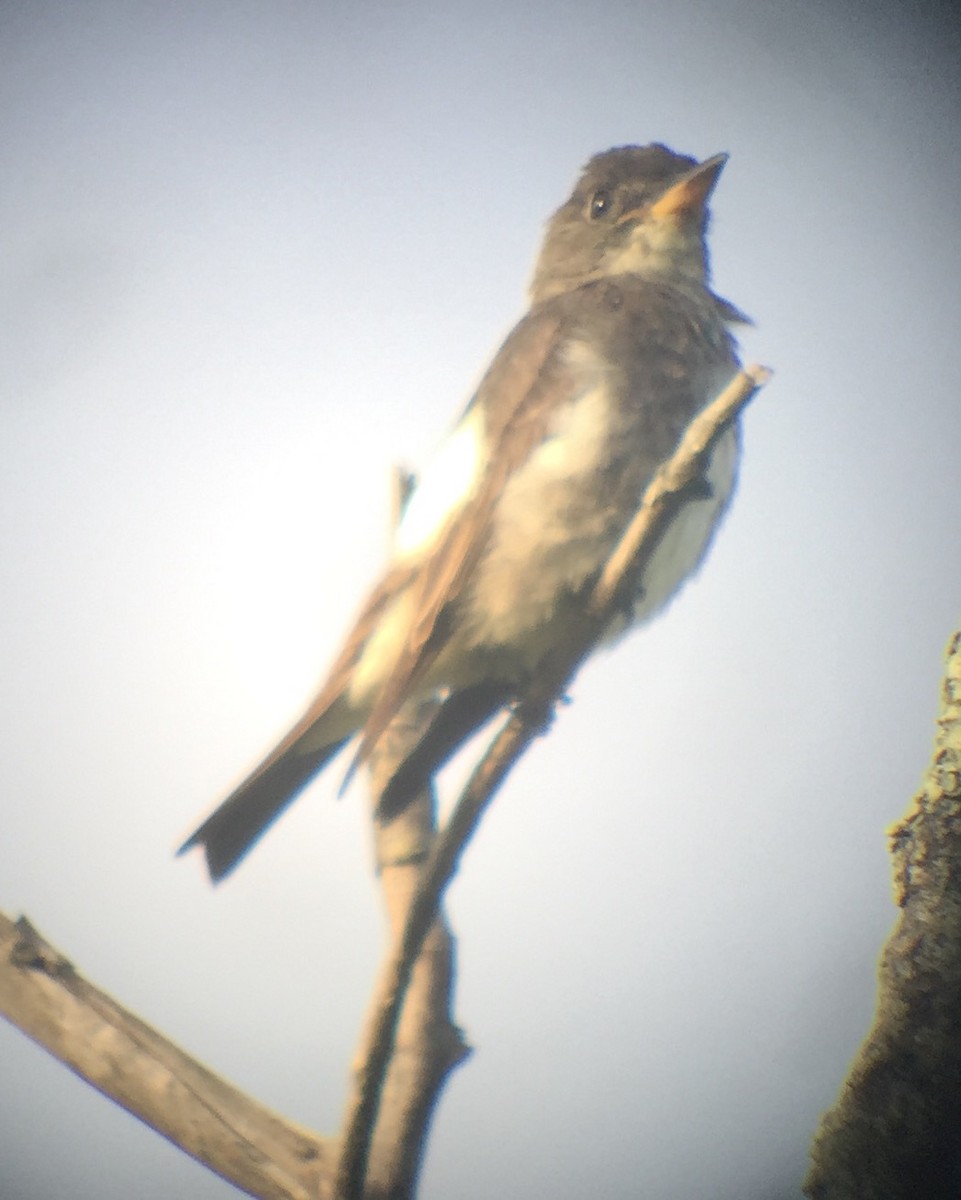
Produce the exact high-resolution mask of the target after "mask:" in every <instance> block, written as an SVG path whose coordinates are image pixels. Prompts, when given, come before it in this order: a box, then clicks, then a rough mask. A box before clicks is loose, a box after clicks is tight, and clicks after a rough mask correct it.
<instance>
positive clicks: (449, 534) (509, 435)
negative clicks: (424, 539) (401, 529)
mask: <svg viewBox="0 0 961 1200" xmlns="http://www.w3.org/2000/svg"><path fill="white" fill-rule="evenodd" d="M563 324H564V306H563V305H559V304H556V303H550V302H549V303H547V304H545V305H543V306H541V307H540V308H538V309H535V310H534V311H533V312H532V313H530V314H528V316H527V317H525V318H524V319H523V320H522V321H521V322H520V323H519V324H518V325H517V326H516V327H515V328H514V330H513V331H512V332H511V334H510V335H509V336H508V338H507V340H506V341H505V342H504V344H503V346H502V347H501V349H500V351H499V352H498V354H497V355H496V357H495V358H494V361H493V363H492V364H491V366H490V368H489V369H488V371H487V374H486V375H485V376H484V378H483V380H482V381H481V384H480V387H479V388H478V390H477V392H476V394H475V396H474V398H473V400H472V401H471V406H472V407H473V406H478V407H479V408H480V411H481V413H482V414H483V431H484V432H483V436H484V438H485V443H486V447H485V450H486V453H485V455H484V466H483V469H482V472H483V473H482V475H481V477H480V479H479V481H478V483H477V485H476V486H475V488H474V490H473V492H472V494H471V496H470V498H469V499H468V500H467V501H466V502H465V503H464V504H462V505H461V506H460V507H459V508H458V509H457V510H456V511H455V512H454V513H453V514H452V515H451V517H450V518H449V520H448V523H447V525H446V526H445V527H444V529H443V530H442V531H441V533H440V535H439V537H438V539H437V542H436V544H435V546H434V548H433V550H432V551H431V552H430V554H428V555H427V556H426V558H425V559H424V560H423V562H422V563H421V564H420V566H419V569H418V572H417V576H416V578H415V579H414V581H413V583H412V585H411V587H412V589H413V592H412V601H413V603H412V612H413V618H412V620H411V623H410V628H409V630H408V633H407V637H406V639H405V642H404V645H403V648H402V650H401V652H400V655H399V656H398V658H397V661H396V664H395V666H394V668H393V670H392V672H391V674H390V676H389V678H388V679H387V682H386V684H385V685H384V687H383V688H382V690H381V693H380V695H379V697H378V699H377V701H376V703H375V704H374V707H373V709H372V710H371V713H370V716H369V717H368V719H367V722H366V724H365V726H364V733H363V737H362V739H361V743H360V747H359V749H358V751H357V755H356V758H355V760H354V765H355V766H356V765H359V764H360V763H362V762H363V761H364V759H365V758H366V757H367V756H368V754H369V753H370V751H371V749H372V748H373V746H374V745H375V743H376V742H377V739H378V738H379V737H380V735H381V734H382V733H383V732H384V730H385V729H386V727H387V726H388V725H389V724H390V722H391V720H392V719H393V718H394V716H395V715H396V713H397V710H398V709H399V708H400V707H401V705H402V704H403V703H404V701H405V700H406V698H407V697H408V696H409V695H410V693H411V689H412V688H414V687H416V685H417V683H418V682H419V681H420V680H421V679H422V678H423V676H424V675H425V673H426V672H427V671H428V670H429V668H430V666H431V665H432V663H433V662H434V661H435V659H436V658H437V656H438V655H439V654H440V652H441V651H442V650H443V649H444V647H445V646H446V645H447V643H448V642H449V640H450V638H451V634H452V632H453V629H452V621H451V618H452V617H453V616H454V614H453V606H454V604H455V603H456V601H457V600H458V599H459V598H460V597H461V595H462V594H463V592H464V589H465V587H466V586H467V584H468V583H469V580H470V578H471V575H472V573H473V571H474V570H475V568H476V566H477V563H478V561H479V559H480V557H481V555H482V554H483V552H484V549H485V547H486V545H487V539H488V536H489V534H490V530H491V524H492V519H493V516H494V512H495V511H496V508H497V502H498V499H499V497H500V495H501V492H502V491H503V488H504V485H505V483H506V482H507V480H508V478H509V477H510V476H511V475H512V474H513V472H514V471H516V470H517V469H518V467H520V466H521V465H522V464H523V463H524V462H525V461H526V460H527V458H528V456H529V455H530V454H531V452H532V450H533V449H534V448H535V447H536V446H537V445H538V444H539V443H540V442H541V440H542V439H543V438H544V436H545V433H546V431H547V427H548V424H549V421H550V417H551V414H552V412H553V411H554V410H555V409H556V408H557V407H558V405H559V404H561V403H563V400H564V399H566V398H568V397H569V396H570V395H571V393H572V391H573V389H574V387H575V386H576V380H575V378H574V368H573V367H572V366H571V364H570V363H569V362H568V360H567V358H566V357H565V354H564V346H565V341H566V339H565V337H564V331H563Z"/></svg>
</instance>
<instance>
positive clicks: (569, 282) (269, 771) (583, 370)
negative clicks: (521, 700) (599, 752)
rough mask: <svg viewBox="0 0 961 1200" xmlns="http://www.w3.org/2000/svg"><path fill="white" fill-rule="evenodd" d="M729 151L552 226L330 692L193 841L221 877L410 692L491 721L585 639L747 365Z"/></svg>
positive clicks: (728, 458) (719, 496)
mask: <svg viewBox="0 0 961 1200" xmlns="http://www.w3.org/2000/svg"><path fill="white" fill-rule="evenodd" d="M726 157H727V156H726V155H723V154H719V155H715V156H714V157H713V158H709V159H707V160H706V161H705V162H702V163H698V162H697V161H696V160H695V159H692V158H688V157H686V156H684V155H681V154H675V153H673V151H671V150H668V149H667V147H665V146H662V145H656V144H655V145H650V146H622V147H619V148H616V149H613V150H608V151H606V152H605V153H603V154H598V155H595V157H594V158H592V159H591V160H590V162H589V163H588V164H587V166H586V168H585V169H584V171H583V173H582V174H581V177H580V179H579V180H578V181H577V184H576V186H575V188H574V191H573V192H572V193H571V196H570V198H569V199H568V200H567V201H566V202H565V203H564V204H563V205H561V207H560V208H559V209H558V210H557V212H556V213H555V214H554V215H553V217H551V219H550V221H549V223H548V226H547V232H546V235H545V237H544V244H543V246H542V248H541V252H540V256H539V258H538V260H537V264H536V266H535V269H534V277H533V281H532V283H531V287H530V309H529V310H528V312H527V313H526V314H525V316H524V317H523V318H522V319H521V321H520V322H519V323H518V324H517V325H516V326H515V328H514V329H513V330H512V331H511V333H510V334H509V335H508V337H507V340H506V341H505V342H504V344H503V345H502V346H501V348H500V350H499V351H498V352H497V354H496V355H495V356H494V360H493V362H492V363H491V365H490V367H489V368H488V370H487V373H486V374H485V375H484V377H483V379H482V381H481V383H480V386H479V387H478V389H477V391H476V393H475V394H474V396H473V398H472V399H471V401H470V403H469V404H468V406H467V409H466V411H465V412H464V414H463V416H462V417H461V418H460V420H459V422H458V423H457V424H456V425H455V426H454V429H453V430H452V432H451V433H450V435H449V437H448V439H447V441H446V442H445V443H444V444H443V446H442V448H441V450H440V451H439V453H438V455H437V457H436V459H435V460H434V461H433V462H431V463H429V464H428V466H427V469H426V470H425V472H424V474H423V475H422V477H421V478H420V480H419V481H418V483H417V484H416V486H415V488H414V490H413V492H412V494H411V496H410V497H409V499H408V501H407V504H406V507H405V509H404V511H403V514H402V517H401V520H400V523H399V526H398V530H397V534H396V539H395V544H394V547H393V551H392V554H391V558H390V561H389V563H388V565H387V568H386V570H385V572H384V574H383V577H382V578H381V580H380V582H379V583H378V584H377V585H376V586H375V587H374V589H373V591H372V592H371V593H370V595H369V596H368V598H367V601H366V603H365V604H364V605H363V607H362V608H361V610H360V614H359V616H358V618H357V621H356V623H355V624H354V626H353V628H352V629H351V630H350V632H349V634H348V635H347V638H346V640H345V642H344V644H343V648H342V649H341V651H340V654H339V655H338V656H337V658H336V659H335V661H334V664H333V666H332V668H331V670H330V672H329V674H328V676H327V678H326V681H325V682H324V683H323V686H322V687H321V688H320V691H319V693H318V694H317V696H316V698H315V699H314V700H313V701H312V702H311V704H310V706H309V707H308V708H307V711H306V712H305V713H304V714H303V716H302V717H301V718H300V719H299V720H298V721H297V722H296V724H295V725H294V726H293V728H292V729H291V730H290V732H289V733H288V734H287V735H286V737H284V738H283V739H282V740H281V742H280V743H279V745H277V746H276V747H275V748H274V749H273V750H272V751H271V752H270V753H269V754H268V755H267V757H266V758H265V759H264V760H263V761H262V762H261V763H260V765H259V766H258V767H256V768H255V769H254V771H253V772H252V773H251V774H250V775H249V776H248V777H247V779H245V780H244V782H243V783H241V784H240V786H239V787H237V788H236V789H235V790H234V791H233V792H232V793H231V794H230V795H229V796H228V797H227V799H226V800H225V801H224V802H223V803H222V804H221V805H220V807H219V808H217V809H216V810H215V811H214V812H213V814H212V815H211V816H210V817H208V818H207V820H206V821H204V823H203V824H202V825H201V826H200V828H199V829H197V831H196V832H195V833H194V834H193V835H192V836H191V837H190V838H189V839H188V840H187V842H186V843H185V845H184V847H183V849H188V848H190V847H191V846H198V845H202V846H203V847H204V850H205V852H206V856H207V863H208V866H209V868H210V873H211V876H212V877H213V878H214V879H219V878H221V877H222V876H223V875H225V874H226V873H227V872H229V871H230V870H232V868H233V867H234V866H235V865H236V864H237V862H238V861H239V860H240V859H241V858H242V857H243V856H244V855H245V854H246V853H247V851H248V850H249V849H250V847H251V846H252V845H253V844H254V842H255V841H256V840H257V839H258V838H259V837H260V836H261V834H262V833H263V832H264V830H265V829H266V828H267V827H268V826H269V825H270V824H271V822H272V821H274V820H275V819H276V818H277V817H278V816H279V815H280V813H282V812H283V811H284V809H285V808H286V806H287V805H288V804H289V803H290V802H291V801H292V800H293V799H294V798H295V797H296V796H297V794H298V793H299V792H300V791H301V789H302V788H303V787H304V786H305V785H306V784H307V783H308V781H309V780H310V779H311V778H312V777H313V776H314V775H315V774H316V773H317V772H318V771H319V770H320V769H321V768H322V767H323V766H325V765H326V763H327V762H328V761H329V760H330V759H331V758H332V757H333V756H334V755H335V754H336V752H337V751H338V750H339V749H340V748H341V747H342V746H343V745H344V744H345V743H346V742H347V741H349V740H350V739H351V738H352V737H353V736H354V735H355V734H357V733H360V734H361V743H360V746H361V748H360V751H359V756H360V757H361V758H363V757H366V754H367V753H368V752H369V751H370V749H371V748H372V747H373V745H374V744H375V743H376V742H377V740H378V738H379V737H380V735H381V734H382V733H383V731H384V729H385V728H386V726H387V725H388V724H389V722H390V721H391V719H392V718H393V717H394V715H395V714H396V713H397V711H398V709H399V708H400V707H401V706H402V705H403V704H404V703H405V701H407V700H408V699H410V698H412V697H416V696H422V695H424V694H426V693H428V692H435V691H439V690H440V689H443V690H444V691H445V693H446V695H447V696H448V704H447V707H449V708H450V709H451V710H452V711H453V710H456V708H457V704H458V700H459V699H463V700H465V701H470V702H471V703H473V705H474V709H475V710H476V711H477V712H479V713H480V714H481V716H486V715H488V714H489V712H490V711H492V709H494V708H496V707H497V706H498V705H499V704H501V703H505V702H510V700H512V699H514V698H516V697H518V696H520V695H522V694H523V691H524V688H525V685H526V683H528V682H529V681H530V680H531V679H532V678H533V677H535V676H536V674H537V671H538V666H539V664H540V663H541V662H542V661H543V660H544V658H545V656H546V655H548V654H549V653H550V652H551V650H552V648H553V647H556V646H558V645H560V644H561V643H563V641H564V640H565V638H566V637H567V636H568V631H569V630H570V628H571V627H572V625H573V623H574V622H575V620H576V616H577V612H578V609H579V607H580V606H581V605H582V604H583V603H584V602H585V599H586V597H587V595H588V594H589V592H590V588H591V586H592V584H593V583H594V582H595V580H596V579H597V577H598V574H599V572H600V570H601V568H602V567H603V566H604V564H605V562H606V561H607V559H608V557H609V555H610V554H611V552H612V550H613V548H614V546H615V544H616V543H617V541H618V539H619V537H620V535H621V533H622V532H623V531H624V529H625V527H626V525H627V523H628V522H629V520H630V518H631V517H632V516H633V514H634V511H635V509H636V508H637V506H638V503H639V501H640V498H641V496H642V494H643V492H644V489H645V488H646V486H647V485H648V483H649V482H650V481H651V478H652V476H653V475H654V472H655V471H656V469H657V467H658V466H659V465H660V464H661V463H662V462H663V461H664V460H665V459H666V458H667V457H669V455H670V454H671V453H672V451H673V450H674V449H675V447H676V446H677V443H678V441H679V440H680V437H681V435H682V433H683V432H684V429H685V428H686V426H687V425H688V423H689V422H690V421H691V419H692V418H693V417H694V415H695V414H696V413H697V412H698V411H699V410H700V409H702V408H703V407H704V406H705V405H706V404H707V403H709V401H711V400H712V399H713V398H714V397H715V396H716V395H717V393H718V392H719V391H720V390H721V389H722V388H723V387H724V385H725V384H726V383H727V382H728V381H729V380H730V378H731V377H732V376H733V375H734V373H735V372H736V371H737V369H738V365H739V364H738V359H737V356H736V351H735V346H734V342H733V339H732V337H731V335H730V333H729V326H730V325H731V324H732V323H738V322H744V321H746V319H747V318H745V317H744V316H743V314H741V313H740V312H739V310H738V309H736V308H735V307H734V306H733V305H732V304H730V303H729V302H728V301H726V300H723V299H721V298H720V297H719V296H717V295H715V294H714V292H713V291H711V288H710V283H709V268H708V254H707V247H706V244H705V234H706V230H707V224H708V200H709V197H710V195H711V192H712V190H713V188H714V185H715V184H716V182H717V179H718V176H719V175H720V173H721V170H722V168H723V166H724V163H725V161H726ZM738 444H739V433H738V428H737V426H736V425H734V426H732V427H731V428H730V429H729V430H728V431H727V432H726V433H725V434H724V436H723V437H722V439H721V441H720V442H719V443H718V445H717V448H716V449H715V451H714V454H713V457H712V460H711V464H710V468H709V470H708V472H707V484H708V486H707V487H706V488H705V489H703V491H701V492H699V493H698V496H697V498H696V499H693V500H691V501H690V502H689V503H687V504H686V505H685V506H684V507H683V508H682V509H681V510H680V512H679V513H678V515H677V517H676V518H675V520H674V521H673V523H672V524H671V526H670V527H669V528H668V530H667V531H666V533H665V535H664V536H663V538H662V539H661V541H660V542H659V544H658V546H657V548H656V550H655V553H654V555H653V557H652V559H651V561H650V563H649V565H648V567H647V568H646V570H645V572H644V575H643V578H642V580H641V581H640V584H639V587H638V591H637V593H636V597H635V602H634V607H633V612H632V613H631V614H630V616H631V617H632V618H633V620H634V621H641V620H645V619H646V618H648V617H650V616H651V615H652V614H653V613H655V612H656V611H657V610H658V609H660V608H662V607H663V606H664V604H665V603H666V602H667V600H668V599H669V598H670V597H671V596H672V595H673V594H674V592H675V591H676V590H677V589H678V588H679V587H680V585H681V583H682V582H683V580H684V579H686V578H687V577H688V576H689V575H690V574H691V573H692V572H693V571H694V570H695V568H696V567H697V566H698V564H699V563H700V561H701V559H702V558H703V556H704V553H705V551H706V549H707V547H708V544H709V543H710V540H711V537H712V534H713V532H714V529H715V527H716V526H717V523H718V521H719V519H720V517H721V514H722V513H723V512H724V509H725V507H726V505H727V503H728V500H729V498H730V495H731V491H732V488H733V484H734V477H735V472H736V466H737V458H738ZM628 623H630V622H629V621H628V622H625V621H623V620H621V621H619V622H618V626H619V629H620V627H623V626H624V625H625V624H628ZM612 632H616V631H612ZM471 703H466V704H465V711H466V710H469V709H470V707H471ZM443 711H444V710H443V709H442V710H441V712H443ZM471 723H473V724H476V723H477V722H476V721H473V722H468V723H467V724H471ZM454 724H455V726H456V722H455V723H454ZM438 741H439V743H442V742H443V738H439V739H438Z"/></svg>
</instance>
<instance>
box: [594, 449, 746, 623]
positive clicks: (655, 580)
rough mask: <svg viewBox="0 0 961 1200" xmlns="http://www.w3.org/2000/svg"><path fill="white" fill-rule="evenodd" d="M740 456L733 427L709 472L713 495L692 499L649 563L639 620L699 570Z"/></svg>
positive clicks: (636, 611)
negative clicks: (702, 498)
mask: <svg viewBox="0 0 961 1200" xmlns="http://www.w3.org/2000/svg"><path fill="white" fill-rule="evenodd" d="M737 458H738V435H737V431H736V430H735V429H734V428H731V429H729V430H728V431H727V432H726V433H725V434H724V436H723V437H722V438H721V440H720V441H719V442H718V444H717V448H716V449H715V451H714V455H713V457H712V459H711V465H710V467H709V469H708V472H707V482H708V483H709V484H710V487H711V495H710V496H709V497H707V498H705V499H704V500H691V501H689V502H688V503H687V504H686V505H685V506H684V508H682V509H681V511H680V512H679V513H678V514H677V516H676V517H675V518H674V520H673V521H672V522H671V525H670V526H669V527H668V529H667V532H666V533H665V534H664V537H663V538H662V539H661V542H660V544H659V545H658V547H657V549H656V550H655V551H654V554H653V556H652V558H651V560H650V562H649V563H648V566H647V570H646V571H645V572H644V580H643V589H644V591H643V595H641V597H640V598H639V599H638V601H637V603H636V604H635V606H634V619H635V620H636V621H646V620H647V619H648V618H650V617H652V616H653V615H654V614H655V613H656V612H657V611H658V610H659V609H661V608H663V607H664V605H665V604H666V603H667V602H668V600H670V598H671V597H672V596H673V595H674V593H675V592H676V591H677V589H678V588H679V587H680V586H681V584H682V583H683V582H684V580H685V579H686V578H687V577H688V576H689V575H691V574H693V572H694V571H696V570H697V568H698V566H699V565H700V563H701V560H702V559H703V557H704V555H705V553H706V552H707V548H708V546H709V545H710V542H711V537H712V535H713V533H714V530H715V528H716V527H717V524H718V522H719V520H720V518H721V515H722V513H723V512H724V509H725V508H726V507H727V503H728V501H729V500H730V498H731V492H732V491H733V490H734V480H735V477H736V475H737ZM614 632H619V630H618V631H614Z"/></svg>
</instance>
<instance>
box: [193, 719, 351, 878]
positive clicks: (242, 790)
mask: <svg viewBox="0 0 961 1200" xmlns="http://www.w3.org/2000/svg"><path fill="white" fill-rule="evenodd" d="M304 740H306V739H304ZM349 740H350V735H348V736H347V737H345V738H341V740H340V741H337V742H332V743H330V745H327V746H323V747H321V749H319V750H305V749H304V748H303V745H302V742H297V741H295V742H293V743H292V744H290V745H288V746H287V747H286V748H285V749H284V750H283V752H282V753H280V754H279V755H271V756H270V757H268V758H267V759H266V760H265V761H264V763H263V764H261V766H260V767H258V768H257V770H256V771H254V773H253V774H252V775H250V776H249V777H248V778H247V779H245V780H244V782H243V783H242V784H241V785H240V787H238V788H237V789H236V790H235V791H233V792H231V794H230V795H229V796H228V797H227V799H226V800H225V801H224V802H223V804H221V805H220V807H219V808H217V809H215V810H214V811H213V812H212V813H211V814H210V816H209V817H208V818H207V819H206V821H204V823H203V824H202V825H201V826H200V827H199V828H198V829H196V830H194V832H193V833H192V834H191V835H190V837H189V838H187V840H186V841H185V842H184V844H183V845H182V846H181V847H180V849H179V850H178V851H177V853H178V854H183V853H185V852H186V851H187V850H192V849H193V847H194V846H203V848H204V854H205V855H206V858H207V867H208V869H209V871H210V878H211V879H212V880H213V881H214V883H216V882H218V881H219V880H221V879H223V877H224V876H225V875H228V874H229V873H230V872H231V871H232V870H233V869H234V867H236V866H237V864H238V863H239V862H240V860H241V859H242V858H243V857H244V856H245V855H246V854H247V852H248V851H249V850H250V849H251V848H252V847H253V845H254V844H255V843H256V842H257V841H258V840H259V839H260V837H261V836H262V835H263V834H264V833H265V832H266V830H267V829H269V827H270V826H271V825H272V824H273V823H274V821H276V820H277V818H278V817H279V816H280V814H281V813H282V812H283V811H284V810H285V809H286V808H287V806H288V805H289V804H291V803H292V802H293V801H294V800H295V799H296V798H297V796H298V795H299V794H300V792H301V791H302V790H303V789H304V788H305V787H306V786H307V784H308V783H309V782H310V780H311V779H312V778H313V776H314V775H316V774H317V772H318V771H319V770H320V769H321V768H322V767H324V766H325V765H326V764H327V763H328V762H329V761H330V759H332V758H333V757H334V755H335V754H336V753H337V751H338V750H340V748H341V747H342V746H343V745H344V744H345V742H348V741H349Z"/></svg>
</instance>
